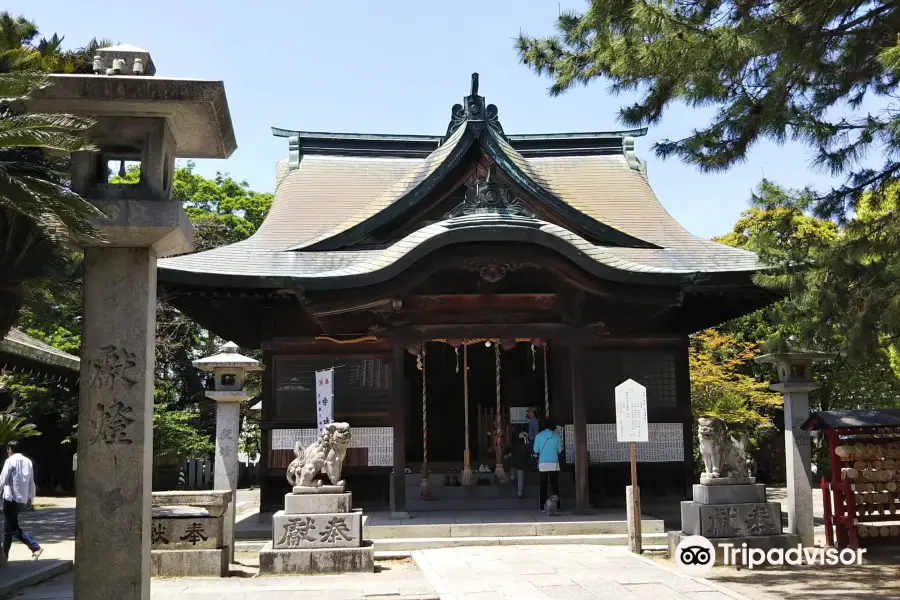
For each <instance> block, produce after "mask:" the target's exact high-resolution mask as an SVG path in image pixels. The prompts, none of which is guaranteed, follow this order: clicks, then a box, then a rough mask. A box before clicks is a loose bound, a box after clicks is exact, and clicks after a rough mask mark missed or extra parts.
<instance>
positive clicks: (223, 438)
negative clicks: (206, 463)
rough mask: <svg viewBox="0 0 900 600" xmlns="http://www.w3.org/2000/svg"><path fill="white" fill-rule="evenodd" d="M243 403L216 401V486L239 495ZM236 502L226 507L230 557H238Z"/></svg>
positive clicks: (226, 542)
mask: <svg viewBox="0 0 900 600" xmlns="http://www.w3.org/2000/svg"><path fill="white" fill-rule="evenodd" d="M240 416H241V405H240V403H238V402H221V401H217V402H216V463H215V467H214V471H213V474H214V479H213V487H214V488H215V489H217V490H231V493H232V495H233V496H234V497H237V484H238V431H239V429H238V428H239V427H240ZM234 505H235V503H234V502H232V503H230V504H229V505H228V509H227V510H226V511H225V516H224V518H225V524H226V526H225V532H224V536H225V538H224V541H225V546H226V547H227V548H229V549H230V550H229V553H230V556H229V557H228V559H229V561H233V560H234V521H235V510H234Z"/></svg>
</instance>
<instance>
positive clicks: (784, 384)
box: [755, 351, 837, 546]
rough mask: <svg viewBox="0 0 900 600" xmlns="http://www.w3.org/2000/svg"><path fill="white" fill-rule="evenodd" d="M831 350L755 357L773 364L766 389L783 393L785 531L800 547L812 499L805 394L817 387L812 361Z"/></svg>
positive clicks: (807, 540) (808, 540)
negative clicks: (775, 378) (773, 373)
mask: <svg viewBox="0 0 900 600" xmlns="http://www.w3.org/2000/svg"><path fill="white" fill-rule="evenodd" d="M836 357H837V353H834V352H805V351H800V352H781V353H773V354H765V355H763V356H759V357H757V358H756V359H755V360H756V362H757V363H761V364H774V365H775V368H776V369H777V370H778V383H773V384H772V385H770V386H769V388H770V389H772V390H774V391H776V392H781V393H782V394H783V395H784V449H785V462H786V469H785V474H786V477H787V486H788V506H787V513H788V530H789V531H790V532H791V533H795V534H797V535H799V536H800V541H801V542H802V543H803V545H804V546H812V545H813V544H814V537H813V501H812V483H811V477H812V468H811V462H812V443H811V440H810V436H809V431H806V430H804V429H802V428H801V426H802V425H803V423H804V422H805V421H806V419H807V418H809V393H810V392H811V391H813V390H816V389H819V388H820V387H821V386H820V385H819V384H817V383H816V382H814V381H813V379H812V364H813V363H814V362H820V361H826V360H834V359H835V358H836Z"/></svg>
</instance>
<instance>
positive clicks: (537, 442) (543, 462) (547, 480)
mask: <svg viewBox="0 0 900 600" xmlns="http://www.w3.org/2000/svg"><path fill="white" fill-rule="evenodd" d="M532 449H533V450H534V453H535V454H537V457H538V471H539V472H540V475H541V498H540V499H541V510H545V507H546V504H547V498H548V497H550V496H553V495H556V497H557V499H558V498H559V456H560V454H562V451H563V443H562V438H561V437H560V435H559V434H558V433H557V432H556V423H554V422H553V420H552V419H545V420H543V422H542V430H541V432H540V433H539V434H537V436H536V437H535V438H534V446H533V448H532ZM548 488H549V489H548ZM548 492H549V493H548ZM556 509H557V510H559V509H560V506H559V502H558V501H557V505H556Z"/></svg>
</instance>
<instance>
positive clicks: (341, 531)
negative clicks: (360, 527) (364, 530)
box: [319, 517, 353, 544]
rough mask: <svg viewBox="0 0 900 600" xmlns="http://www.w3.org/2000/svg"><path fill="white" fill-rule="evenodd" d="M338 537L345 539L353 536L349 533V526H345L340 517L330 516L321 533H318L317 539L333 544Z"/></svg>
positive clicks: (349, 539) (351, 538)
mask: <svg viewBox="0 0 900 600" xmlns="http://www.w3.org/2000/svg"><path fill="white" fill-rule="evenodd" d="M338 537H340V538H342V539H344V540H347V541H352V540H353V536H352V535H350V528H349V527H347V523H345V522H344V519H343V518H342V517H332V518H331V519H329V520H328V523H327V524H326V525H325V529H323V530H322V533H321V534H319V541H320V542H328V543H330V544H333V543H334V542H335V540H336V539H337V538H338Z"/></svg>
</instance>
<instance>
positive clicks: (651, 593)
mask: <svg viewBox="0 0 900 600" xmlns="http://www.w3.org/2000/svg"><path fill="white" fill-rule="evenodd" d="M772 492H774V493H773V494H771V496H772V497H773V499H780V498H779V497H778V496H779V494H783V492H780V491H779V490H772ZM255 494H258V492H254V491H249V490H241V491H239V492H238V503H239V506H240V504H241V503H242V502H246V503H248V504H245V505H244V506H246V507H252V506H253V502H255V499H254V496H255ZM813 497H814V498H817V497H818V498H819V500H818V501H817V506H816V508H817V509H818V510H817V511H816V517H821V503H820V501H821V495H815V494H814V496H813ZM36 506H37V510H36V511H35V512H29V513H25V514H24V515H23V517H22V522H23V524H24V525H25V527H26V529H27V530H28V531H30V532H31V533H33V534H34V535H35V537H36V538H37V539H38V541H39V542H40V543H41V544H42V545H43V546H44V548H45V553H44V556H43V558H42V560H43V559H45V558H61V559H71V558H73V556H74V534H75V510H74V507H75V501H74V498H38V499H37V501H36ZM239 510H240V509H239ZM676 510H677V504H676ZM645 512H648V513H649V512H650V511H648V510H645ZM650 514H653V513H650ZM653 516H656V517H659V518H661V515H655V514H654V515H653ZM486 552H488V553H499V554H485V553H486ZM28 557H29V553H28V550H27V549H26V548H25V547H24V546H23V545H22V544H20V543H18V542H15V543H14V544H13V549H12V552H11V559H12V560H27V559H28ZM420 557H421V558H420V560H421V564H422V566H423V570H422V572H416V571H412V570H408V569H401V568H397V569H391V570H388V571H385V572H382V573H376V574H372V575H363V576H360V575H349V576H345V575H342V576H336V577H305V578H302V579H282V578H278V579H275V578H271V579H270V578H253V579H250V578H240V577H232V578H229V579H227V580H221V579H214V580H209V579H204V580H154V582H153V588H152V589H153V597H154V598H181V597H184V598H186V599H187V600H238V599H241V600H244V599H248V600H280V599H282V598H295V597H297V594H298V592H300V593H303V592H312V593H315V594H316V595H317V597H318V598H320V599H321V600H328V599H330V598H339V599H341V598H365V597H367V595H368V597H369V598H377V597H378V596H372V594H373V593H378V594H385V595H386V594H394V598H397V596H396V594H399V593H400V592H401V589H402V590H403V593H423V592H424V591H425V590H428V589H431V588H432V586H434V587H438V586H444V589H448V588H449V589H450V590H451V591H447V592H446V595H444V596H443V597H444V598H449V599H450V600H459V598H460V597H462V598H467V599H469V598H504V597H516V598H517V600H528V599H529V598H548V597H549V598H556V597H561V598H565V599H566V600H578V599H579V598H623V599H626V600H627V599H628V598H650V599H652V600H666V599H667V598H678V599H682V598H685V597H691V598H693V600H723V599H725V598H735V597H740V596H737V594H742V595H743V596H744V597H745V598H749V599H751V600H774V599H776V598H777V599H781V598H792V599H798V600H826V599H827V600H831V599H837V598H840V599H847V600H874V599H876V598H877V599H879V600H880V599H884V598H887V599H898V600H900V556H897V555H893V556H887V557H881V558H879V559H878V560H877V561H876V560H873V561H870V562H872V563H876V562H877V563H878V564H867V565H865V566H863V567H840V568H836V567H835V568H831V567H830V568H829V569H821V568H802V569H800V568H794V569H791V570H774V569H759V570H753V571H749V570H743V571H735V570H733V569H722V568H716V569H714V570H713V572H712V575H711V578H710V581H711V582H712V584H713V585H719V586H722V587H725V588H726V589H727V590H729V591H728V593H723V592H721V591H716V590H715V589H712V588H711V587H710V583H709V582H704V581H700V582H699V583H698V582H696V581H693V582H691V583H684V578H683V577H681V576H679V575H678V574H676V573H674V572H673V571H674V567H673V566H672V563H671V561H668V560H666V559H663V558H660V559H658V563H659V564H658V565H651V566H656V567H657V569H656V570H654V569H652V568H648V566H647V559H641V558H638V557H634V556H633V555H630V554H628V553H627V551H626V550H625V549H623V548H617V547H607V546H531V547H528V546H518V547H512V546H509V547H507V546H490V547H472V548H447V549H440V550H425V551H421V554H420ZM432 557H434V558H432ZM242 562H247V561H242ZM248 567H249V569H247V571H249V573H247V575H249V574H252V573H253V571H254V570H253V568H252V565H249V564H248ZM526 571H527V572H528V573H529V574H527V575H520V574H519V573H520V572H526ZM488 585H490V586H494V587H495V588H500V589H494V590H489V589H480V587H479V586H481V587H486V586H488ZM453 586H456V587H455V589H454V587H453ZM682 586H688V589H685V588H683V587H682ZM71 588H72V580H71V575H67V576H64V577H61V578H59V579H57V580H54V581H52V582H47V583H44V584H41V585H38V586H34V587H32V588H29V589H28V590H26V591H25V592H23V593H21V594H20V595H19V596H15V597H16V598H18V599H19V600H51V599H52V600H68V599H70V598H72V593H71ZM523 588H524V589H527V590H530V591H534V590H536V592H535V594H536V595H534V596H528V595H525V594H524V593H515V591H516V590H522V589H523ZM610 590H612V592H610ZM623 590H624V591H623ZM692 590H696V591H692ZM438 591H439V588H438ZM459 592H462V593H464V594H469V595H461V596H457V594H458V593H459ZM729 594H730V595H729ZM425 597H428V596H425ZM431 597H434V596H431Z"/></svg>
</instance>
